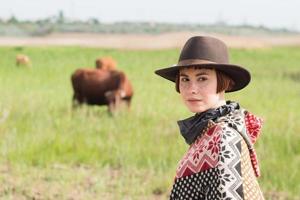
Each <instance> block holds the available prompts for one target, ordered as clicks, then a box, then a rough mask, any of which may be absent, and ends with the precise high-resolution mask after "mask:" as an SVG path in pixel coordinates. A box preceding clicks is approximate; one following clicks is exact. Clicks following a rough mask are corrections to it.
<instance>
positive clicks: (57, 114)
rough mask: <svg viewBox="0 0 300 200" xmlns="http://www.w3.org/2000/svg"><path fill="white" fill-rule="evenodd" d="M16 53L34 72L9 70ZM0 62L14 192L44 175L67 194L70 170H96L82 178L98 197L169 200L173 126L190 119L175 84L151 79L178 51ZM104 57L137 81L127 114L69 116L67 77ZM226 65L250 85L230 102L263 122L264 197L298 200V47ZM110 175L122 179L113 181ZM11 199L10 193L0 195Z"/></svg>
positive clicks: (176, 146) (6, 154)
mask: <svg viewBox="0 0 300 200" xmlns="http://www.w3.org/2000/svg"><path fill="white" fill-rule="evenodd" d="M18 53H25V54H27V55H28V56H29V57H30V58H31V60H32V63H33V64H32V67H31V68H30V69H28V68H26V67H25V68H24V67H16V66H15V56H16V54H18ZM0 55H1V59H0V92H1V93H0V94H1V95H0V118H1V116H2V113H3V112H4V111H6V112H8V113H9V114H8V117H7V118H6V120H5V121H3V122H2V123H1V124H0V162H1V164H0V165H2V166H10V167H11V168H12V169H14V170H15V171H13V172H12V171H10V173H11V174H13V173H15V177H18V176H22V177H23V178H22V179H21V180H20V184H19V186H18V188H19V189H20V188H21V189H20V190H22V188H27V189H28V188H30V187H34V185H33V183H30V181H29V180H30V177H32V176H36V175H33V174H36V173H38V174H39V173H40V174H41V177H44V178H45V177H46V178H47V180H48V179H51V177H53V179H54V180H53V179H51V181H48V184H49V185H50V186H51V184H50V183H53V184H54V182H55V183H56V184H57V183H58V182H60V181H61V182H63V183H61V187H59V188H60V189H57V191H60V190H62V191H63V189H61V188H64V187H65V188H69V187H70V185H68V184H73V181H74V179H75V180H77V179H76V177H77V176H80V175H78V174H77V175H75V174H76V173H79V174H80V170H79V171H78V170H77V171H76V172H73V171H72V170H74V167H75V168H76V167H79V169H81V168H80V166H87V168H88V169H89V170H90V169H91V168H92V169H94V170H95V171H97V172H95V173H94V171H93V170H92V171H93V173H94V174H93V173H92V172H91V171H89V170H88V172H89V173H90V174H89V175H90V176H94V177H98V178H99V179H96V181H94V182H95V184H94V186H93V187H94V188H95V191H96V194H101V195H105V194H110V193H112V194H113V195H114V197H113V198H122V197H124V196H127V197H128V198H137V199H140V197H141V196H142V195H143V196H149V195H151V194H152V193H155V194H160V193H163V194H165V196H164V197H166V195H167V193H168V191H169V190H170V187H171V184H172V181H173V177H174V173H175V169H176V166H177V162H178V161H179V159H180V158H181V156H182V155H183V154H184V152H185V151H186V149H187V145H186V144H185V143H184V140H183V139H182V138H181V136H180V134H179V131H178V127H177V125H176V121H177V120H178V119H182V118H185V117H188V116H190V115H191V113H189V112H188V111H187V110H186V108H185V107H184V106H183V105H182V103H181V102H180V97H179V96H178V94H177V93H176V92H175V88H174V84H172V83H171V82H168V81H165V80H162V79H161V78H159V77H157V76H155V75H154V73H153V71H154V70H155V69H157V68H160V67H164V66H169V65H172V64H173V63H176V61H177V57H178V55H179V50H178V49H169V50H155V51H144V50H143V51H142V50H140V51H137V50H136V51H132V50H131V51H129V50H113V49H97V48H83V47H23V48H12V47H1V48H0ZM107 55H109V56H112V57H113V58H114V59H116V60H117V61H118V66H119V68H120V69H122V70H123V71H125V72H126V73H127V75H128V76H129V78H130V80H131V81H132V83H133V86H134V91H135V94H134V97H133V102H132V108H131V110H130V112H119V113H118V114H117V115H116V116H115V117H111V116H110V115H109V114H107V112H106V108H105V107H88V106H83V107H82V108H80V109H77V110H71V97H72V88H71V84H70V75H71V73H72V72H73V71H74V70H75V69H77V68H80V67H93V66H94V61H95V59H96V58H97V57H99V56H107ZM231 62H232V63H237V64H241V65H243V66H246V67H247V68H248V69H249V70H250V71H251V72H252V82H251V84H250V85H249V86H248V87H247V88H246V89H244V90H242V91H240V92H237V93H232V94H228V95H227V99H232V100H236V101H239V102H240V104H241V105H242V106H243V107H245V108H247V109H248V110H249V111H250V112H253V113H255V114H257V115H259V116H261V117H263V118H264V121H265V122H264V128H263V131H262V134H261V137H260V139H259V140H258V142H257V144H256V149H257V152H258V157H259V159H260V166H261V169H262V177H261V179H260V184H261V186H262V188H263V190H264V192H266V193H269V192H284V193H285V194H287V195H288V196H289V197H290V198H292V196H294V197H297V196H299V195H300V193H299V191H300V172H299V170H298V168H299V165H300V147H299V144H300V143H299V142H300V135H299V132H300V121H299V119H300V107H299V102H300V68H299V63H300V48H297V47H280V48H272V49H252V50H249V49H231ZM57 165H58V166H64V167H66V168H67V170H64V173H61V172H58V171H60V170H58V171H57V170H56V169H53V168H52V167H53V166H57ZM64 167H63V168H64ZM96 169H97V170H96ZM114 170H115V171H118V175H117V178H116V179H111V177H112V175H111V172H112V171H114ZM24 173H26V174H27V175H25V176H23V175H22V174H24ZM72 173H74V174H73V175H72ZM57 174H60V175H59V177H58V175H57ZM91 174H92V175H91ZM73 176H74V177H73ZM35 178H36V179H37V180H38V179H40V178H39V177H35ZM72 178H74V179H72ZM1 182H2V183H7V179H5V178H2V179H1V178H0V184H1ZM112 182H113V183H112ZM108 183H111V184H113V186H114V187H113V188H111V187H110V186H111V185H110V184H108ZM12 193H13V192H12V191H10V190H6V193H5V195H7V196H9V195H12ZM62 193H63V192H62ZM0 194H1V189H0ZM84 194H86V195H91V193H89V192H85V193H84ZM3 195H4V193H3V194H2V196H3ZM5 195H4V196H5ZM59 195H61V193H60V194H59ZM0 196H1V195H0ZM53 198H54V197H53ZM89 198H92V197H89Z"/></svg>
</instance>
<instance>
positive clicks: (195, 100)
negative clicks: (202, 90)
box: [187, 99, 201, 103]
mask: <svg viewBox="0 0 300 200" xmlns="http://www.w3.org/2000/svg"><path fill="white" fill-rule="evenodd" d="M187 101H188V102H190V103H197V102H200V101H201V100H200V99H187Z"/></svg>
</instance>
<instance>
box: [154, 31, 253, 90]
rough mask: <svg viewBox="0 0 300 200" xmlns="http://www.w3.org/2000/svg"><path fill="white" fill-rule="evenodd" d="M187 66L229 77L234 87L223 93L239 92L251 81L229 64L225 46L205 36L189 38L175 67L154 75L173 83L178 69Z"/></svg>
mask: <svg viewBox="0 0 300 200" xmlns="http://www.w3.org/2000/svg"><path fill="white" fill-rule="evenodd" d="M189 66H191V67H193V66H201V67H203V68H214V69H216V70H218V71H220V72H223V73H224V74H225V75H227V76H229V77H230V78H231V79H232V80H233V81H234V85H233V87H232V88H231V89H230V90H226V91H225V92H234V91H237V90H241V89H242V88H244V87H246V86H247V85H248V83H249V82H250V80H251V75H250V73H249V71H248V70H246V69H245V68H243V67H241V66H238V65H234V64H230V63H229V58H228V49H227V46H226V44H225V43H224V42H222V41H221V40H219V39H216V38H213V37H207V36H195V37H192V38H190V39H189V40H188V41H187V42H186V43H185V45H184V47H183V48H182V50H181V53H180V57H179V60H178V63H177V65H173V66H171V67H167V68H163V69H159V70H156V71H155V73H156V74H157V75H159V76H162V77H163V78H165V79H168V80H170V81H173V82H175V81H176V76H177V75H178V73H179V69H181V68H184V67H189Z"/></svg>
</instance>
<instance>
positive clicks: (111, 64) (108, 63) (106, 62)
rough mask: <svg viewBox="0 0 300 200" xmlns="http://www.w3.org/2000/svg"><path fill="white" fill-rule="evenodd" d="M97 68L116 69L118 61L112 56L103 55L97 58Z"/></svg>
mask: <svg viewBox="0 0 300 200" xmlns="http://www.w3.org/2000/svg"><path fill="white" fill-rule="evenodd" d="M96 68H97V69H103V70H116V69H117V62H116V61H115V60H114V59H112V58H111V57H102V58H98V59H96Z"/></svg>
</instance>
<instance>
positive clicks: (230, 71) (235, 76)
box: [155, 63, 251, 92]
mask: <svg viewBox="0 0 300 200" xmlns="http://www.w3.org/2000/svg"><path fill="white" fill-rule="evenodd" d="M193 66H200V67H203V68H214V69H216V70H218V71H221V72H223V73H224V74H226V75H227V76H229V77H230V78H231V79H232V80H233V81H234V83H235V84H234V86H233V87H232V88H231V89H230V90H226V91H225V92H234V91H238V90H241V89H243V88H244V87H246V86H247V85H248V84H249V82H250V80H251V75H250V73H249V71H248V70H246V69H245V68H243V67H241V66H238V65H232V64H218V63H207V64H192V65H176V66H172V67H167V68H163V69H158V70H156V71H155V74H157V75H159V76H161V77H163V78H165V79H167V80H169V81H172V82H175V81H176V76H177V74H178V72H179V70H180V69H181V68H185V67H193Z"/></svg>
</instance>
